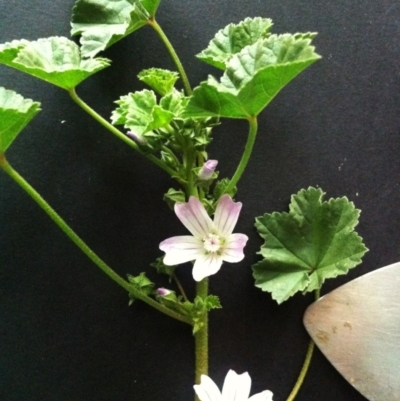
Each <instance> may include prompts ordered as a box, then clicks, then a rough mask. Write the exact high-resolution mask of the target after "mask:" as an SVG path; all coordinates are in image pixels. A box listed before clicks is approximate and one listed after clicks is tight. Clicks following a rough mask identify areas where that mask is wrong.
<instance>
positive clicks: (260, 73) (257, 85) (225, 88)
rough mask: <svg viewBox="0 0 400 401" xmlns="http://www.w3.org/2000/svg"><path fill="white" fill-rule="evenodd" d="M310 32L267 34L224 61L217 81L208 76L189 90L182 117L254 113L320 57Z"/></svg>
mask: <svg viewBox="0 0 400 401" xmlns="http://www.w3.org/2000/svg"><path fill="white" fill-rule="evenodd" d="M314 36H315V35H314V34H296V35H290V34H284V35H270V36H269V37H268V38H266V39H259V40H258V41H257V42H256V43H254V44H253V45H250V46H246V47H245V48H244V49H243V50H241V51H240V52H239V53H238V54H235V55H234V56H233V57H232V58H231V59H230V60H229V61H228V63H227V69H226V71H225V73H224V75H223V76H222V78H221V80H220V82H218V81H217V80H216V79H215V78H213V77H211V76H210V77H209V78H208V80H207V81H206V82H202V83H201V84H200V86H199V87H197V88H196V89H195V90H194V91H193V95H192V97H191V98H190V101H189V103H188V106H187V107H186V110H185V113H184V114H183V115H184V117H212V116H218V117H228V118H246V119H248V118H249V117H253V116H257V115H258V114H259V113H260V112H261V111H262V110H263V109H264V108H265V107H266V106H267V105H268V103H269V102H270V101H271V100H272V99H273V98H274V97H275V96H276V95H277V94H278V92H279V91H280V90H281V89H282V88H283V87H284V86H285V85H287V84H288V83H289V82H290V81H291V80H292V79H293V78H295V77H296V76H297V75H298V74H299V73H300V72H302V71H303V70H304V69H305V68H307V67H308V66H309V65H311V64H312V63H314V62H315V61H316V60H318V59H319V58H320V56H319V55H318V54H316V53H315V52H314V47H313V46H311V40H312V38H313V37H314Z"/></svg>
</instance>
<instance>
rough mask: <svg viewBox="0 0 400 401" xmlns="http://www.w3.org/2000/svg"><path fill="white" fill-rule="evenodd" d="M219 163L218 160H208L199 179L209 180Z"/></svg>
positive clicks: (201, 170) (200, 172)
mask: <svg viewBox="0 0 400 401" xmlns="http://www.w3.org/2000/svg"><path fill="white" fill-rule="evenodd" d="M217 164H218V160H207V161H206V162H205V163H204V165H203V167H202V168H201V169H200V171H199V176H198V177H199V180H201V181H207V180H209V179H210V178H211V177H212V175H213V174H214V171H215V169H216V167H217Z"/></svg>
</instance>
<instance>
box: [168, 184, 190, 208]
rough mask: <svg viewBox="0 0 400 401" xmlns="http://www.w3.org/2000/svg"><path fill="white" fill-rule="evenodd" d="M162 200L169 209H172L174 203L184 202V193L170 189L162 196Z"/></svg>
mask: <svg viewBox="0 0 400 401" xmlns="http://www.w3.org/2000/svg"><path fill="white" fill-rule="evenodd" d="M164 200H165V202H167V204H168V206H169V207H170V209H172V210H173V209H174V206H175V203H176V202H179V203H183V202H185V201H186V197H185V193H184V192H183V191H182V190H181V189H174V188H170V189H169V190H168V192H167V193H166V194H164Z"/></svg>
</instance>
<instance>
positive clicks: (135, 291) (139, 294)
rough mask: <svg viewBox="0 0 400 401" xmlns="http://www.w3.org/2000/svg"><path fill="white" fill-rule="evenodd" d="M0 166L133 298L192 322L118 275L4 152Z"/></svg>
mask: <svg viewBox="0 0 400 401" xmlns="http://www.w3.org/2000/svg"><path fill="white" fill-rule="evenodd" d="M0 167H1V168H2V169H3V170H4V171H5V172H6V173H7V174H8V175H9V176H10V177H11V178H12V179H13V180H14V181H15V182H16V183H17V184H18V185H19V186H20V187H21V188H22V189H23V190H24V191H25V192H26V193H27V194H28V195H29V196H30V197H31V198H32V199H33V200H34V201H35V202H36V203H37V204H38V205H39V206H40V207H41V208H42V209H43V211H44V212H45V213H47V215H48V216H49V217H50V218H51V219H52V220H53V221H54V223H55V224H56V225H57V226H58V227H59V228H60V229H61V230H62V231H63V232H64V234H65V235H67V237H68V238H69V239H70V240H71V241H72V242H73V243H74V244H75V245H76V246H77V247H78V248H79V249H80V250H81V251H82V252H83V253H84V254H85V255H86V256H87V257H88V258H89V259H90V260H91V261H92V262H93V263H94V264H95V265H96V266H97V267H99V268H100V269H101V270H102V271H103V272H104V273H105V274H107V276H108V277H110V278H111V279H112V280H114V281H115V282H116V283H117V284H118V285H120V286H121V287H122V288H124V289H125V290H126V291H128V292H130V293H131V294H132V295H133V296H134V297H135V298H137V299H140V300H141V301H143V302H145V303H146V304H148V305H150V306H152V307H153V308H155V309H157V310H158V311H160V312H162V313H164V314H166V315H168V316H170V317H173V318H174V319H177V320H179V321H181V322H184V323H188V324H192V321H191V319H190V318H188V317H186V316H183V315H181V314H180V313H177V312H175V311H173V310H171V309H169V308H167V307H165V306H164V305H162V304H160V303H159V302H157V301H155V300H154V299H152V298H150V297H149V296H147V295H146V294H143V293H142V292H141V291H139V290H138V289H136V288H135V287H133V286H132V285H130V284H129V283H128V282H127V281H126V280H124V279H123V278H122V277H121V276H120V275H118V274H117V273H116V272H115V271H114V270H113V269H111V267H109V266H108V265H107V264H106V263H105V262H104V261H103V260H102V259H100V258H99V257H98V256H97V255H96V254H95V253H94V252H93V251H92V250H91V249H90V248H89V247H88V246H87V245H86V243H85V242H84V241H83V240H82V239H81V238H80V237H79V236H78V235H77V234H76V233H75V231H73V230H72V228H71V227H70V226H69V225H68V224H67V223H66V222H65V221H64V220H63V219H62V218H61V217H60V216H59V215H58V214H57V212H56V211H55V210H54V209H53V208H52V207H51V206H50V205H49V204H48V203H47V202H46V201H45V200H44V199H43V198H42V196H41V195H40V194H39V193H38V192H37V191H36V190H35V189H34V188H33V187H32V186H31V185H30V184H29V183H28V182H27V181H26V180H25V179H24V178H23V177H21V176H20V175H19V174H18V172H17V171H15V170H14V169H13V167H12V166H11V165H10V164H9V163H8V162H7V160H6V157H5V156H4V154H0Z"/></svg>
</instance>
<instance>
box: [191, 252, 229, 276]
mask: <svg viewBox="0 0 400 401" xmlns="http://www.w3.org/2000/svg"><path fill="white" fill-rule="evenodd" d="M221 265H222V258H221V256H219V255H216V254H213V253H209V254H207V255H205V254H202V255H200V256H199V257H197V258H196V262H194V265H193V272H192V274H193V278H194V279H195V280H196V281H201V280H203V278H205V277H208V276H211V275H213V274H215V273H216V272H217V271H218V270H219V269H220V268H221Z"/></svg>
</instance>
